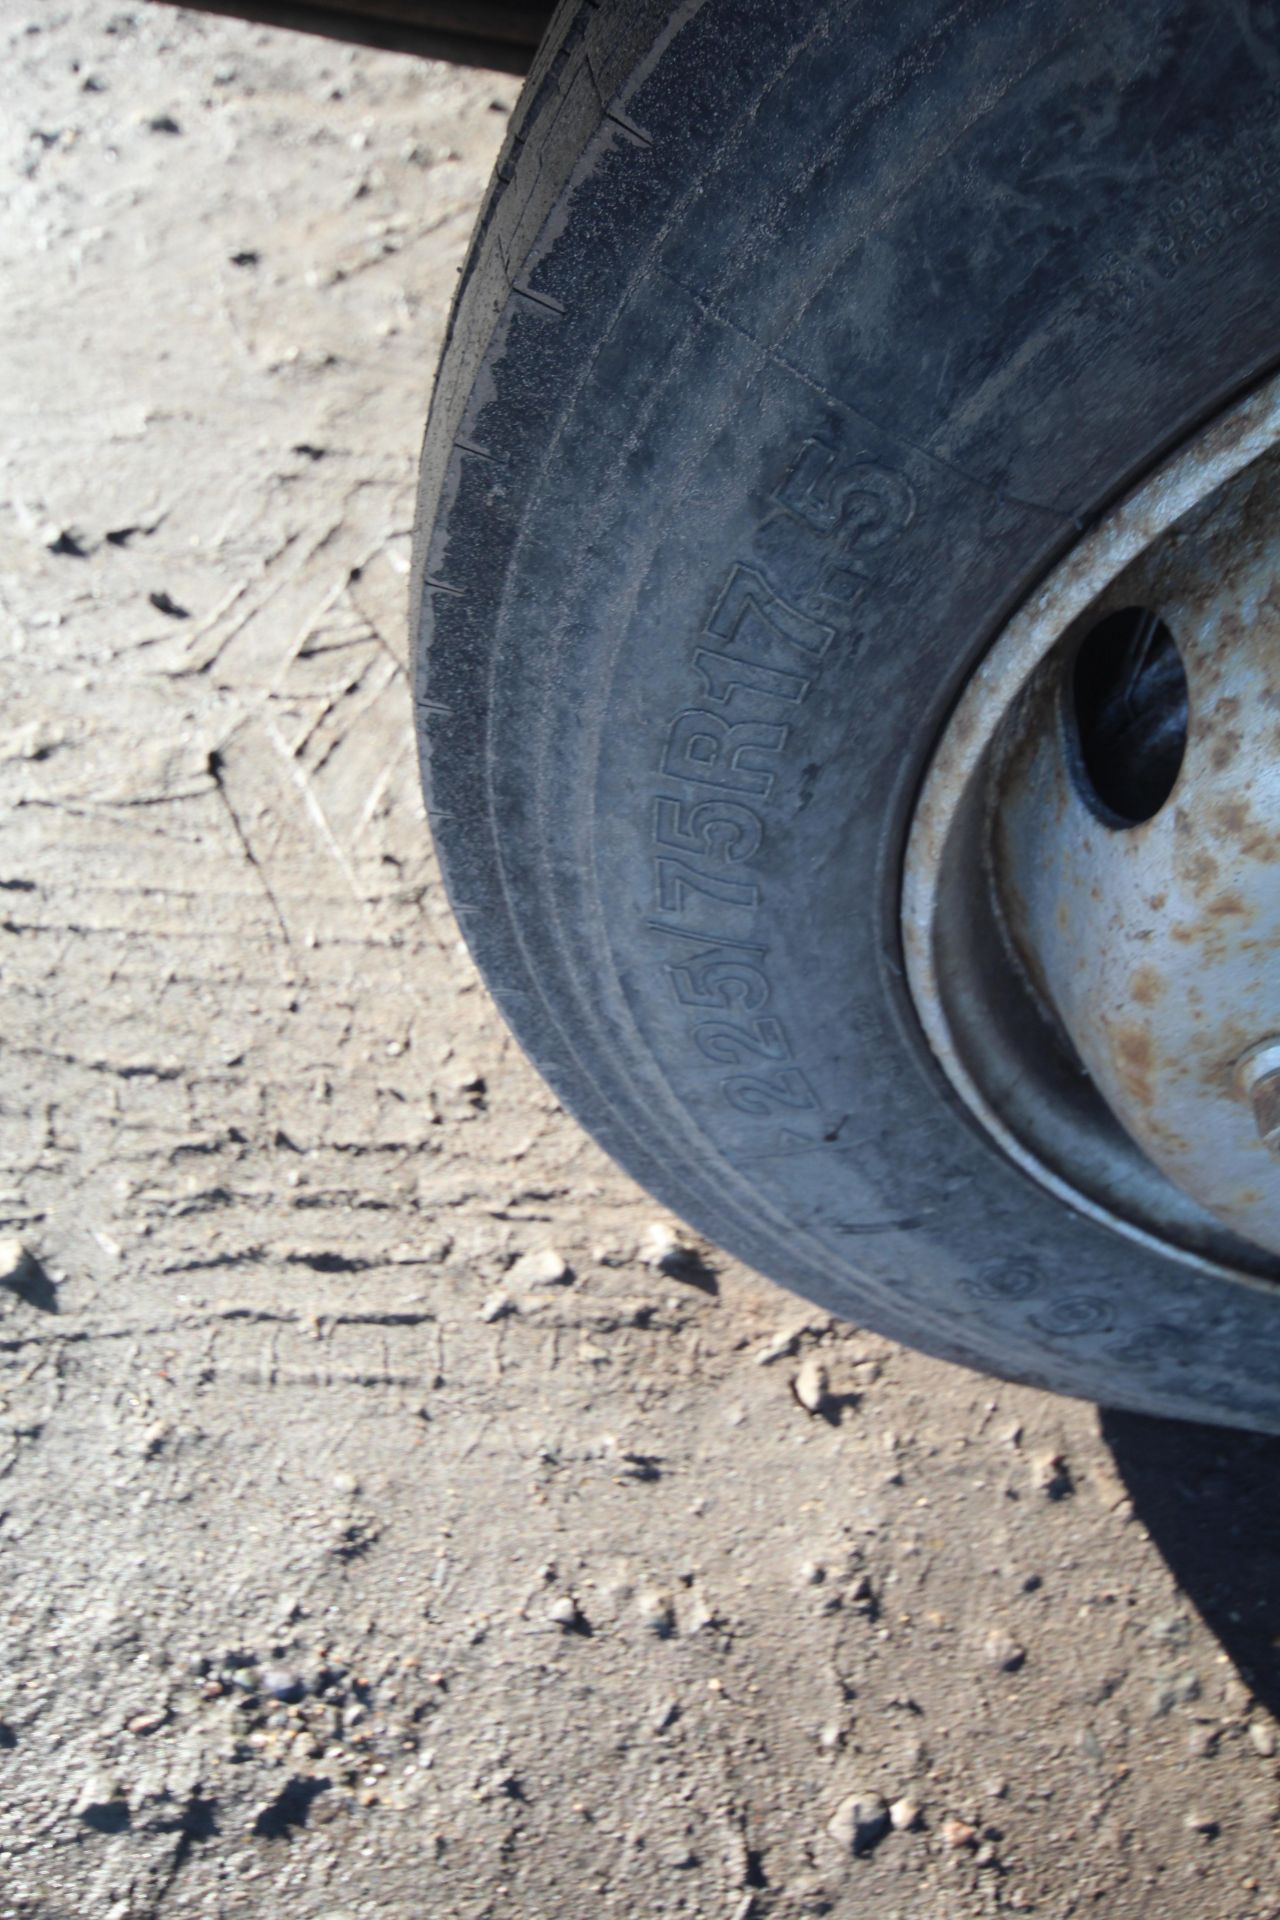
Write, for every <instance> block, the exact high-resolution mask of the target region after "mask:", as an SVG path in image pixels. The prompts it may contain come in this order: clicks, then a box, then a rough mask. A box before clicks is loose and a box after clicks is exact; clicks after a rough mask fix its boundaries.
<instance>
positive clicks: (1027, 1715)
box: [0, 0, 1280, 1920]
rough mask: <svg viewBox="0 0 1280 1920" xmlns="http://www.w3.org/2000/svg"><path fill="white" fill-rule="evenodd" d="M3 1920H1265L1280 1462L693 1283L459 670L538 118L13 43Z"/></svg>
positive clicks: (1, 231)
mask: <svg viewBox="0 0 1280 1920" xmlns="http://www.w3.org/2000/svg"><path fill="white" fill-rule="evenodd" d="M0 44H2V45H3V49H4V61H5V70H6V72H7V74H8V76H9V78H8V88H9V91H8V99H9V103H10V104H9V107H8V110H7V112H6V114H5V116H4V118H3V122H2V123H0V164H2V165H3V168H4V177H5V182H6V192H5V195H4V196H3V205H2V206H0V258H2V261H3V285H4V288H5V295H6V298H5V306H4V318H3V343H4V344H3V369H2V370H3V376H4V377H3V382H2V384H0V411H2V413H3V424H4V432H3V436H2V440H3V446H2V448H0V459H2V461H3V471H2V474H0V500H2V507H0V604H2V607H3V635H4V643H3V648H2V650H0V672H2V675H3V683H2V684H3V707H2V708H0V800H2V802H3V807H2V827H0V833H2V836H3V838H2V843H0V961H2V963H3V969H4V1003H3V1004H4V1023H3V1029H2V1030H0V1031H2V1034H3V1042H2V1045H0V1154H2V1160H0V1231H3V1233H4V1234H5V1235H6V1236H8V1237H7V1238H6V1239H5V1240H4V1243H3V1246H0V1567H2V1568H3V1588H2V1596H0V1647H2V1648H3V1659H2V1660H0V1920H63V1916H69V1915H72V1914H75V1915H76V1916H81V1915H84V1916H88V1917H89V1920H99V1917H100V1916H101V1917H102V1920H142V1917H143V1916H150V1915H153V1914H159V1913H163V1914H164V1915H166V1916H168V1915H174V1916H190V1917H191V1920H240V1917H241V1916H244V1917H245V1920H248V1917H249V1916H254V1920H261V1917H264V1916H265V1917H266V1920H273V1917H274V1916H276V1915H288V1916H291V1917H294V1916H296V1920H354V1917H355V1916H369V1917H370V1920H409V1917H410V1916H412V1917H413V1920H419V1916H422V1915H430V1916H431V1917H432V1920H454V1917H455V1916H456V1917H457V1920H464V1917H465V1920H481V1916H490V1915H492V1916H495V1917H497V1916H507V1915H510V1916H512V1917H513V1920H561V1917H562V1916H567V1917H568V1920H576V1916H591V1917H592V1920H596V1917H597V1916H628V1920H630V1917H631V1916H643V1920H656V1916H660V1915H685V1916H708V1920H766V1916H772V1917H775V1920H798V1917H799V1916H802V1915H810V1914H823V1913H830V1914H834V1915H837V1916H843V1917H845V1920H862V1917H863V1916H867V1920H871V1916H874V1920H962V1917H963V1916H969V1915H979V1914H988V1913H1003V1912H1006V1911H1008V1912H1012V1913H1034V1914H1040V1915H1045V1916H1054V1917H1055V1920H1056V1917H1057V1916H1066V1915H1075V1914H1099V1915H1104V1916H1108V1917H1109V1916H1113V1915H1114V1916H1138V1915H1143V1916H1146V1915H1160V1916H1172V1917H1173V1920H1180V1917H1182V1916H1187V1917H1188V1920H1246V1916H1249V1917H1251V1920H1263V1917H1264V1916H1275V1915H1277V1914H1280V1877H1278V1875H1277V1860H1276V1821H1277V1813H1278V1812H1280V1798H1278V1792H1277V1787H1278V1779H1277V1758H1276V1747H1277V1729H1276V1723H1275V1721H1274V1720H1273V1718H1272V1710H1273V1708H1275V1707H1277V1706H1280V1668H1278V1665H1277V1653H1276V1648H1275V1644H1274V1642H1275V1640H1276V1638H1277V1636H1280V1582H1278V1580H1277V1574H1278V1572H1280V1565H1278V1562H1280V1540H1278V1539H1277V1534H1276V1527H1275V1508H1276V1500H1275V1495H1274V1491H1273V1490H1274V1488H1275V1486H1276V1485H1277V1483H1278V1481H1280V1475H1278V1474H1277V1467H1278V1466H1280V1446H1278V1445H1277V1443H1276V1442H1273V1441H1259V1440H1252V1439H1250V1438H1248V1437H1241V1436H1238V1435H1215V1434H1211V1433H1204V1432H1200V1431H1195V1430H1191V1429H1182V1428H1177V1427H1173V1426H1162V1425H1159V1424H1157V1423H1153V1422H1144V1421H1139V1420H1136V1419H1128V1418H1125V1419H1121V1418H1119V1417H1115V1416H1104V1417H1100V1416H1099V1415H1098V1414H1097V1413H1096V1412H1095V1411H1094V1410H1093V1409H1090V1408H1088V1407H1084V1406H1080V1405H1073V1404H1068V1403H1066V1402H1061V1401H1055V1400H1050V1399H1047V1398H1045V1397H1043V1396H1040V1395H1037V1394H1034V1393H1030V1392H1024V1391H1018V1390H1015V1389H1012V1388H1005V1387H1000V1386H996V1385H993V1384H992V1383H991V1382H989V1381H984V1380H981V1379H978V1378H976V1377H974V1376H972V1375H969V1374H966V1373H963V1372H961V1371H958V1370H955V1369H950V1368H946V1367H943V1366H940V1365H938V1364H935V1363H932V1362H929V1361H926V1360H923V1359H920V1358H918V1357H916V1356H914V1355H912V1354H909V1353H905V1352H903V1351H901V1350H900V1349H898V1348H896V1347H894V1346H892V1345H891V1344H890V1343H888V1342H886V1341H884V1340H881V1339H879V1338H877V1337H875V1336H873V1335H870V1334H867V1333H865V1332H863V1331H860V1330H859V1329H857V1328H853V1327H848V1326H843V1325H833V1324H832V1323H831V1322H830V1321H829V1320H827V1319H826V1318H825V1317H823V1316H822V1315H820V1314H817V1313H814V1312H811V1311H808V1310H806V1308H805V1307H804V1305H803V1304H802V1303H799V1302H797V1301H795V1300H793V1299H791V1298H790V1297H789V1296H787V1295H786V1294H784V1293H782V1292H781V1291H779V1290H777V1289H776V1288H774V1287H772V1286H771V1285H769V1284H767V1283H766V1282H764V1281H762V1280H760V1279H759V1278H758V1277H756V1276H754V1275H752V1274H750V1273H748V1272H746V1271H744V1270H743V1269H741V1268H740V1267H737V1266H735V1265H734V1264H733V1263H732V1262H730V1261H727V1260H725V1259H724V1258H723V1257H722V1256H720V1255H719V1254H717V1253H716V1252H715V1251H714V1250H713V1249H711V1248H709V1247H706V1246H701V1245H698V1244H697V1243H695V1242H693V1241H692V1240H689V1239H687V1238H682V1237H681V1236H680V1234H679V1231H678V1228H677V1227H676V1225H675V1223H672V1222H670V1221H664V1220H662V1219H661V1218H660V1217H659V1216H657V1215H656V1214H655V1208H654V1206H653V1203H652V1202H651V1201H648V1200H646V1199H645V1197H644V1196H643V1194H641V1193H640V1192H639V1191H638V1190H637V1189H636V1188H635V1187H634V1186H633V1185H632V1184H631V1183H630V1182H629V1181H628V1180H627V1179H626V1178H624V1177H623V1176H622V1175H621V1174H620V1173H618V1172H617V1171H616V1169H614V1168H613V1167H612V1166H611V1165H610V1164H609V1163H608V1162H607V1161H606V1160H605V1159H604V1157H603V1156H602V1154H601V1153H600V1152H599V1151H598V1150H597V1149H596V1148H595V1147H594V1146H593V1145H592V1144H591V1142H590V1141H589V1140H587V1139H586V1138H585V1137H584V1136H583V1134H582V1133H581V1132H580V1131H579V1129H578V1128H577V1127H576V1125H575V1124H574V1122H573V1121H572V1120H571V1119H570V1118H568V1117H567V1116H566V1115H565V1114H564V1113H563V1112H562V1111H561V1110H560V1108H559V1107H558V1106H557V1104H556V1102H555V1100H554V1099H553V1098H552V1097H551V1096H550V1094H549V1093H548V1092H547V1091H546V1089H545V1088H544V1087H543V1086H542V1084H541V1083H540V1081H539V1080H538V1079H537V1077H536V1076H535V1075H534V1073H533V1072H532V1070H531V1069H530V1068H529V1067H528V1065H527V1064H526V1063H525V1062H524V1060H523V1059H522V1057H521V1056H520V1054H519V1052H518V1050H517V1049H516V1048H515V1046H514V1044H513V1043H512V1042H511V1040H510V1039H509V1038H508V1036H507V1035H506V1033H505V1031H504V1029H503V1027H502V1024H501V1022H500V1020H499V1018H498V1017H497V1015H496V1013H495V1011H494V1009H493V1007H492V1006H491V1004H490V1003H489V1001H488V1000H487V998H486V996H485V993H484V990H483V988H482V987H481V985H480V983H479V981H478V979H477V977H476V974H475V972H474V970H473V968H472V966H471V964H470V962H469V961H468V959H467V956H466V953H465V951H464V949H463V947H462V945H461V943H460V941H459V938H458V933H457V928H456V926H455V924H454V922H453V920H452V918H451V916H450V913H449V909H448V907H447V904H446V902H445V900H444V897H443V895H442V892H441V888H440V884H439V880H438V877H437V872H436V868H435V864H434V861H433V858H432V854H431V850H430V846H429V844H428V840H427V835H426V831H425V827H424V821H423V815H422V809H421V804H420V800H419V796H418V791H417V784H416V780H417V776H416V769H415V765H414V758H413V751H412V744H411V734H410V714H409V701H408V697H407V689H406V684H405V673H404V666H405V615H404V602H405V586H406V571H407V565H408V558H407V554H408V532H407V530H408V527H409V521H410V511H411V509H410V503H411V499H412V491H413V478H414V462H415V456H416V450H417V440H418V435H419V432H420V427H421V421H422V418H423V415H424V412H425V408H426V403H427V397H428V391H429V387H430V382H431V376H432V368H433V364H434V360H435V356H436V353H437V351H438V347H439V342H440V339H441V335H442V329H443V323H444V318H445V313H446V309H447V303H448V300H449V297H450V292H451V288H452V285H453V282H454V277H455V274H456V272H457V268H458V265H459V262H460V260H461V258H462V253H463V249H464V246H465V243H466V238H467V233H468V230H469V227H470V224H471V222H472V220H473V218H474V215H475V210H476V206H477V203H478V198H479V196H480V194H481V192H482V189H483V185H484V182H485V179H486V176H487V173H488V170H489V168H490V166H491V164H492V162H493V159H494V156H495V153H496V150H497V146H498V142H499V139H500V137H501V134H502V131H503V127H504V123H505V119H506V115H507V113H508V111H509V108H510V105H511V103H512V100H513V98H514V96H515V83H514V82H512V81H510V80H508V79H506V78H501V77H495V76H493V75H488V74H482V73H472V72H462V71H454V70H450V69H448V68H444V67H437V66H432V65H426V64H419V63H414V62H411V61H408V60H398V59H396V58H395V57H391V56H377V55H373V54H367V53H362V52H356V51H353V50H351V49H347V48H340V47H336V46H330V45H326V44H325V43H323V42H321V41H314V40H306V39H303V38H301V37H298V38H293V37H290V36H288V35H284V34H272V33H267V32H265V31H263V30H261V29H256V28H251V27H247V26H241V25H237V24H235V23H232V22H226V21H219V20H214V19H201V18H200V17H198V16H196V15H188V14H174V13H171V12H170V11H169V10H168V9H164V8H158V7H157V8H152V7H150V6H148V5H146V4H145V3H144V0H135V4H132V5H128V6H124V7H121V6H120V5H119V4H112V3H108V0H76V4H75V5H74V6H66V5H60V4H55V3H54V0H0Z"/></svg>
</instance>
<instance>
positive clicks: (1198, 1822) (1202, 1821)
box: [1182, 1810, 1219, 1840]
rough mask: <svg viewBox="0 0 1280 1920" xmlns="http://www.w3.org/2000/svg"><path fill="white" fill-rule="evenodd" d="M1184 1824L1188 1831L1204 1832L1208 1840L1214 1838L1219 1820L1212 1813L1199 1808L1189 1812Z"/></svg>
mask: <svg viewBox="0 0 1280 1920" xmlns="http://www.w3.org/2000/svg"><path fill="white" fill-rule="evenodd" d="M1182 1824H1183V1825H1184V1826H1185V1827H1186V1829H1187V1832H1188V1833H1202V1834H1203V1835H1204V1837H1205V1839H1206V1840H1212V1839H1213V1838H1214V1836H1215V1834H1216V1833H1217V1832H1218V1828H1219V1822H1218V1821H1217V1820H1215V1819H1214V1817H1213V1815H1212V1814H1211V1813H1205V1812H1203V1811H1199V1810H1197V1811H1194V1812H1192V1813H1189V1814H1188V1815H1187V1817H1186V1819H1185V1820H1184V1821H1183V1823H1182Z"/></svg>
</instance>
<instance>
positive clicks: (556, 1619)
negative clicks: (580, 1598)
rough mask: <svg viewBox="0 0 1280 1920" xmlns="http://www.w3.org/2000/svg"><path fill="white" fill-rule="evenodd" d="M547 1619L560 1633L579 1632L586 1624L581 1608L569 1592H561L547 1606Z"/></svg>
mask: <svg viewBox="0 0 1280 1920" xmlns="http://www.w3.org/2000/svg"><path fill="white" fill-rule="evenodd" d="M547 1619H548V1620H549V1621H550V1622H551V1624H552V1626H555V1627H559V1628H560V1630H561V1632H562V1633H581V1632H582V1631H583V1629H584V1627H585V1626H586V1624H587V1623H586V1620H585V1619H584V1617H583V1614H582V1610H581V1608H580V1607H579V1606H578V1603H577V1601H576V1600H575V1599H574V1598H573V1596H572V1595H571V1594H567V1593H562V1594H561V1595H560V1596H559V1598H558V1599H556V1600H553V1601H552V1602H551V1605H550V1606H549V1607H548V1608H547Z"/></svg>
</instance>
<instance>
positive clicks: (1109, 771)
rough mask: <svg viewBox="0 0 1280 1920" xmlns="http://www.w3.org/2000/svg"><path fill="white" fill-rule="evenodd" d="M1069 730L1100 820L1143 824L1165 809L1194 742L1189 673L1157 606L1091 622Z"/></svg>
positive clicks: (1079, 655)
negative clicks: (1189, 710)
mask: <svg viewBox="0 0 1280 1920" xmlns="http://www.w3.org/2000/svg"><path fill="white" fill-rule="evenodd" d="M1068 714H1069V725H1068V734H1069V736H1070V741H1071V745H1072V747H1073V749H1074V751H1073V752H1072V754H1071V756H1070V757H1071V760H1072V763H1073V764H1072V771H1073V773H1074V774H1075V778H1076V784H1077V786H1078V787H1079V788H1080V791H1081V793H1082V795H1083V797H1084V799H1085V800H1086V802H1087V803H1088V804H1089V806H1090V807H1091V808H1092V810H1093V812H1094V813H1096V814H1097V815H1098V817H1099V819H1100V820H1102V821H1103V822H1104V823H1105V824H1106V825H1107V826H1109V827H1113V828H1121V827H1137V826H1141V824H1142V822H1143V821H1144V820H1150V819H1152V818H1153V817H1154V816H1155V815H1156V814H1157V813H1159V811H1160V809H1161V807H1162V806H1163V805H1164V803H1165V801H1166V800H1167V799H1168V798H1169V795H1170V794H1171V793H1172V792H1173V788H1174V782H1175V781H1176V780H1177V778H1178V771H1179V769H1180V767H1181V766H1182V756H1183V754H1184V753H1185V752H1186V746H1187V675H1186V670H1185V668H1184V667H1183V664H1182V657H1181V655H1180V654H1179V652H1178V645H1177V642H1176V640H1175V639H1174V637H1173V635H1172V633H1171V632H1170V631H1169V628H1168V627H1167V626H1166V625H1165V623H1164V621H1163V620H1162V619H1161V618H1160V616H1159V614H1158V613H1154V612H1153V611H1152V610H1151V608H1150V607H1122V608H1121V609H1120V610H1119V611H1118V612H1115V613H1109V614H1107V615H1106V616H1105V617H1104V618H1103V619H1101V620H1099V622H1098V623H1097V625H1096V626H1094V627H1091V628H1090V630H1089V632H1088V633H1086V635H1085V636H1084V639H1083V640H1082V641H1081V643H1080V646H1079V648H1078V649H1077V651H1076V656H1075V660H1074V663H1073V665H1072V667H1071V670H1070V699H1069V702H1068Z"/></svg>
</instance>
